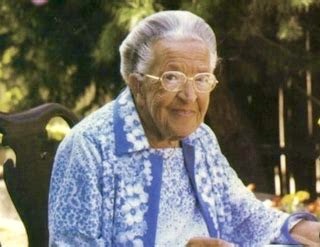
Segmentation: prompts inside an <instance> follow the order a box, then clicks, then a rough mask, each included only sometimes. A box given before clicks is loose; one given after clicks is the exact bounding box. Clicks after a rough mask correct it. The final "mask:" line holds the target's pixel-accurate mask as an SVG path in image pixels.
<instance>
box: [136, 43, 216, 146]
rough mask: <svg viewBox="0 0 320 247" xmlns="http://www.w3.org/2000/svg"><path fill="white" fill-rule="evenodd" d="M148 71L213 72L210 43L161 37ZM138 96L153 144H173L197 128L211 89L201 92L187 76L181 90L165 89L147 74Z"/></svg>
mask: <svg viewBox="0 0 320 247" xmlns="http://www.w3.org/2000/svg"><path fill="white" fill-rule="evenodd" d="M153 51H154V60H153V61H152V63H151V66H150V70H149V71H148V73H147V74H150V75H153V76H157V77H161V75H162V73H163V72H166V71H180V72H183V73H184V74H185V75H186V76H187V77H193V76H194V75H195V74H197V73H202V72H211V73H212V72H213V68H210V55H209V50H208V48H207V46H206V45H205V44H204V43H203V42H201V41H199V40H178V41H172V40H170V41H169V40H159V41H157V42H156V43H155V44H154V46H153ZM140 83H141V84H140V86H139V89H138V91H137V92H138V95H136V94H135V93H134V94H135V95H136V96H138V97H135V99H136V104H137V108H138V112H139V114H140V117H141V120H142V124H143V126H144V129H145V131H146V135H147V138H148V140H149V141H150V143H151V145H152V146H154V147H165V146H170V144H169V143H172V141H179V140H181V139H182V138H184V137H186V136H188V135H189V134H191V133H192V132H193V131H195V130H196V129H197V127H198V126H199V125H200V123H201V122H203V119H204V116H205V114H206V112H207V109H208V104H209V96H210V92H207V93H198V92H196V91H195V89H194V87H193V84H192V83H193V82H192V81H190V80H188V83H186V84H185V85H184V87H183V89H182V90H181V91H179V92H169V91H167V90H165V89H164V88H163V87H162V86H161V83H160V82H157V81H156V80H154V79H149V78H147V77H144V81H142V82H140Z"/></svg>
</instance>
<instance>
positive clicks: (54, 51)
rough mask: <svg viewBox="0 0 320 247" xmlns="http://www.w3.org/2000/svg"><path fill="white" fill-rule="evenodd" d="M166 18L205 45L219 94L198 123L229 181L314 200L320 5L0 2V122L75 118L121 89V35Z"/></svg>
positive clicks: (245, 0)
mask: <svg viewBox="0 0 320 247" xmlns="http://www.w3.org/2000/svg"><path fill="white" fill-rule="evenodd" d="M167 9H172V10H173V9H184V10H189V11H192V12H193V13H196V14H198V15H199V16H201V17H203V18H204V19H205V20H206V21H207V22H208V23H209V24H210V25H211V27H212V28H213V30H214V31H215V33H216V37H217V46H218V53H219V56H220V58H221V59H220V62H219V65H218V68H217V70H216V74H217V77H218V79H219V81H220V83H219V85H218V87H217V89H216V90H215V91H214V92H213V93H212V95H211V104H210V108H209V111H208V114H207V118H206V122H207V123H208V124H209V125H210V126H211V127H212V128H213V129H214V131H215V133H216V134H217V136H218V139H219V141H220V145H221V148H222V151H223V152H224V154H225V155H226V156H227V158H228V160H229V161H230V163H231V165H232V166H233V168H234V169H235V170H236V171H237V173H238V174H239V176H240V178H241V179H242V180H243V181H244V183H245V184H246V185H249V184H250V185H251V186H253V187H254V188H255V190H257V191H261V192H266V193H272V194H274V193H276V192H277V191H276V190H279V189H280V194H286V193H288V192H290V191H289V190H290V189H291V190H293V189H295V190H305V191H308V192H309V193H310V194H311V196H312V197H313V198H315V197H317V195H319V194H320V160H319V150H320V145H319V143H320V69H319V68H320V0H282V1H278V0H259V1H258V0H176V1H172V0H170V1H169V0H144V1H143V0H140V1H139V0H126V1H125V0H119V1H103V0H82V1H78V0H1V4H0V111H2V112H19V111H23V110H26V109H29V108H31V107H34V106H38V105H40V104H42V103H45V102H58V103H61V104H63V105H65V106H67V107H68V108H69V109H71V110H72V111H73V112H74V113H76V114H77V116H78V117H79V118H83V117H84V116H86V115H87V114H89V113H90V112H92V111H94V110H95V109H97V108H98V107H101V106H102V105H104V104H105V103H106V102H108V101H110V100H112V99H113V98H114V97H115V96H116V95H117V94H118V92H119V91H120V90H121V89H122V88H123V87H124V83H123V81H122V79H121V76H120V72H119V52H118V47H119V45H120V43H121V41H122V40H123V39H124V37H125V36H126V34H127V33H128V31H129V30H130V29H131V28H132V27H133V26H134V25H135V24H136V23H137V22H138V21H139V20H140V19H142V18H143V17H145V16H147V15H149V14H151V13H154V12H157V11H161V10H167ZM0 160H1V157H0ZM0 163H1V162H0ZM0 176H1V174H0ZM278 178H279V179H280V185H278V184H277V183H278V181H279V180H278ZM290 181H291V182H292V188H290ZM293 185H294V187H293ZM277 186H278V188H276V187H277ZM277 193H278V194H279V191H278V192H277Z"/></svg>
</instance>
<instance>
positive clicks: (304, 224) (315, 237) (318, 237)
mask: <svg viewBox="0 0 320 247" xmlns="http://www.w3.org/2000/svg"><path fill="white" fill-rule="evenodd" d="M291 236H292V238H294V239H295V240H296V241H298V242H300V243H302V244H304V245H307V246H312V247H317V246H320V222H314V221H306V220H302V221H300V222H299V223H298V224H297V225H296V226H294V227H293V229H292V230H291Z"/></svg>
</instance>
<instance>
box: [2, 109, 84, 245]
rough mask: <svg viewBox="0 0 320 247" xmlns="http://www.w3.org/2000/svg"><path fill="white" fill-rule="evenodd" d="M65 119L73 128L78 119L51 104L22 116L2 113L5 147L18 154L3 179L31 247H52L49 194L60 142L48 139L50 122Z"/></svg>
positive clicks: (21, 114) (6, 169)
mask: <svg viewBox="0 0 320 247" xmlns="http://www.w3.org/2000/svg"><path fill="white" fill-rule="evenodd" d="M58 116H59V117H61V118H63V119H64V120H65V121H66V122H67V123H68V124H69V126H70V127H72V126H73V125H74V124H75V123H76V122H77V121H78V119H77V117H76V116H75V115H74V114H73V113H72V112H71V111H70V110H68V109H67V108H66V107H64V106H62V105H60V104H57V103H48V104H43V105H41V106H38V107H35V108H32V109H30V110H27V111H23V112H20V113H14V114H8V113H0V133H2V144H1V138H0V144H1V145H3V146H9V147H10V148H11V149H13V151H14V152H15V154H16V162H14V161H13V160H12V159H8V160H6V161H5V163H4V167H3V177H4V181H5V183H6V186H7V190H8V192H9V195H10V197H11V199H12V202H13V204H14V206H15V208H16V210H17V212H18V214H19V216H20V218H21V220H22V222H23V224H24V226H25V228H26V232H27V236H28V243H29V247H36V246H39V247H44V246H48V236H49V234H48V217H47V215H48V193H49V183H50V175H51V168H52V164H53V159H54V155H55V153H56V149H57V147H58V144H59V141H57V140H54V139H52V138H48V132H47V130H46V126H47V123H48V122H49V121H50V119H52V118H53V117H58Z"/></svg>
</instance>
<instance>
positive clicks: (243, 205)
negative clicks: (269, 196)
mask: <svg viewBox="0 0 320 247" xmlns="http://www.w3.org/2000/svg"><path fill="white" fill-rule="evenodd" d="M209 131H210V130H209ZM210 132H211V133H210V134H209V136H210V139H211V141H208V142H207V145H206V147H212V149H211V151H210V152H209V153H212V154H209V155H210V156H211V157H210V158H209V159H210V160H209V162H210V163H211V165H210V167H211V168H210V173H211V176H213V178H214V183H215V184H216V185H215V187H216V188H215V194H217V198H216V199H217V200H216V207H217V212H218V215H217V217H218V221H219V228H220V230H219V231H220V237H221V238H222V239H224V240H227V241H229V242H232V243H234V244H238V245H240V246H263V245H265V244H268V243H270V242H272V241H273V240H274V239H275V238H276V237H277V236H279V235H280V233H281V227H282V225H283V224H284V222H285V221H286V219H287V218H288V217H289V215H288V214H286V213H283V212H281V211H279V210H276V209H273V208H269V207H267V206H265V205H264V204H263V203H262V202H261V201H259V200H258V199H256V197H255V196H254V194H253V193H252V192H251V191H249V190H248V189H247V188H246V186H245V185H244V184H243V183H242V181H241V180H240V179H239V178H238V176H237V174H236V172H235V171H234V170H233V169H232V168H231V166H230V165H229V162H228V161H227V159H226V158H225V157H224V155H223V154H222V153H221V150H220V148H219V145H218V142H217V140H216V137H215V135H214V133H213V132H212V131H210ZM210 142H211V143H210ZM283 244H285V243H283Z"/></svg>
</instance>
